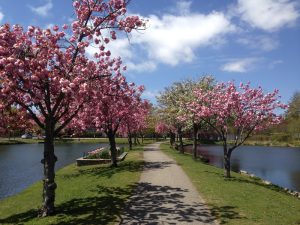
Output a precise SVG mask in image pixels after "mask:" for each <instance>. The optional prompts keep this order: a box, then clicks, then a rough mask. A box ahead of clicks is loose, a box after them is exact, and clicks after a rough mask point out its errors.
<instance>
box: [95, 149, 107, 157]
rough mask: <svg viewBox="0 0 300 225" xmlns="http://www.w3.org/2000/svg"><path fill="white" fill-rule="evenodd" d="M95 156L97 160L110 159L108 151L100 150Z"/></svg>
mask: <svg viewBox="0 0 300 225" xmlns="http://www.w3.org/2000/svg"><path fill="white" fill-rule="evenodd" d="M97 155H99V158H100V159H110V151H109V149H107V148H106V149H104V150H102V151H101V152H100V153H99V154H97Z"/></svg>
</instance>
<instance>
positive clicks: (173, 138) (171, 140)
mask: <svg viewBox="0 0 300 225" xmlns="http://www.w3.org/2000/svg"><path fill="white" fill-rule="evenodd" d="M174 144H175V134H174V133H173V132H171V133H170V145H171V147H172V148H173V147H174Z"/></svg>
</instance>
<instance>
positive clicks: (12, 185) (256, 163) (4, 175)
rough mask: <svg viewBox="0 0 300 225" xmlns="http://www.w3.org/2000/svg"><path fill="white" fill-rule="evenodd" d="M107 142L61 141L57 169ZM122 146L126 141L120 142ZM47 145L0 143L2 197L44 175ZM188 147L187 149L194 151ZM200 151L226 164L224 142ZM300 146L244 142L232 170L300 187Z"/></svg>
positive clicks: (212, 160) (214, 161) (218, 163)
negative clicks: (246, 143) (249, 144)
mask: <svg viewBox="0 0 300 225" xmlns="http://www.w3.org/2000/svg"><path fill="white" fill-rule="evenodd" d="M102 146H107V143H102V144H99V143H90V144H89V143H71V144H70V143H66V144H57V145H56V147H55V154H56V155H57V157H58V161H57V163H56V169H60V168H62V167H64V166H66V165H69V164H71V163H74V162H75V160H76V159H77V158H79V157H81V156H83V153H84V152H87V151H90V150H93V149H96V148H99V147H102ZM119 146H122V145H119ZM42 150H43V145H41V144H31V145H25V144H24V145H22V144H20V145H0V183H1V185H0V199H3V198H5V197H8V196H11V195H14V194H16V193H18V192H20V191H22V190H23V189H25V188H26V187H28V186H29V185H31V184H33V183H34V182H36V181H38V180H41V179H42V178H43V168H42V164H41V163H40V161H41V159H42V156H43V151H42ZM190 150H191V146H190V147H186V151H190ZM198 154H200V155H203V156H204V157H206V158H208V159H209V163H210V164H211V165H214V166H217V167H220V168H222V167H223V151H222V146H216V145H200V146H198ZM299 162H300V148H291V147H267V146H242V147H240V148H239V149H237V150H235V151H234V152H233V154H232V170H233V171H240V170H245V171H247V172H249V173H252V174H255V175H256V176H258V177H260V178H262V179H264V180H268V181H270V182H272V183H274V184H276V185H279V186H281V187H286V188H289V189H292V190H295V191H300V163H299Z"/></svg>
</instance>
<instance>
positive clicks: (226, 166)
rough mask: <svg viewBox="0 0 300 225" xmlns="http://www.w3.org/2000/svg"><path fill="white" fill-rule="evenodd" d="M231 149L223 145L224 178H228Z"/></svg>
mask: <svg viewBox="0 0 300 225" xmlns="http://www.w3.org/2000/svg"><path fill="white" fill-rule="evenodd" d="M231 153H232V151H231V150H230V149H227V146H224V176H225V177H226V178H230V177H231V175H230V170H231V163H230V158H231Z"/></svg>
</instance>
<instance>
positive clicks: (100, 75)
mask: <svg viewBox="0 0 300 225" xmlns="http://www.w3.org/2000/svg"><path fill="white" fill-rule="evenodd" d="M127 4H128V1H125V0H107V1H102V0H75V1H73V7H74V15H75V19H74V20H73V21H72V22H71V23H70V24H65V25H63V26H61V27H60V26H58V25H55V26H53V27H52V28H51V29H50V28H49V29H42V28H40V27H37V26H29V27H28V28H27V29H24V28H23V27H22V26H20V25H13V26H12V25H9V24H4V25H1V26H0V98H1V101H0V102H1V103H2V104H1V105H0V108H1V110H2V109H4V108H9V107H14V108H15V109H17V110H20V112H24V113H25V114H26V115H28V116H29V118H30V119H32V120H33V121H34V122H35V123H36V124H37V125H38V126H39V127H40V129H42V130H43V131H44V133H45V144H44V157H43V159H42V160H41V162H42V163H43V165H44V179H43V205H42V208H41V211H40V216H48V215H51V214H53V213H54V212H55V208H54V202H55V189H56V187H57V185H56V183H55V170H54V167H55V162H56V161H57V157H56V156H55V151H54V138H55V136H57V135H58V134H59V133H60V132H61V131H63V130H64V129H65V128H66V127H67V126H71V125H75V122H74V121H76V126H77V128H78V126H79V127H80V129H82V128H83V127H84V126H86V124H85V122H86V121H88V123H89V122H92V123H93V124H94V125H95V126H96V127H97V128H99V129H100V128H101V129H103V130H104V132H105V133H106V134H107V135H108V137H109V140H110V143H111V151H112V156H113V165H116V160H115V146H114V145H115V141H114V137H115V133H116V132H117V130H118V127H122V131H123V132H125V125H122V126H121V121H127V124H129V125H130V126H127V128H126V129H128V128H129V127H130V131H129V130H128V132H133V131H136V130H138V129H141V127H139V126H140V125H136V124H135V125H134V124H133V123H132V124H131V122H130V121H131V120H132V118H129V117H128V118H126V114H128V113H132V114H136V115H137V117H139V118H140V120H141V121H142V120H143V118H142V117H143V116H145V114H146V113H147V107H148V105H149V104H148V103H147V102H145V101H143V100H142V99H141V97H140V95H141V93H142V91H143V88H142V87H136V86H135V85H134V84H128V83H127V82H126V80H125V78H124V76H123V75H122V71H123V70H125V69H126V68H125V67H123V66H122V62H121V59H120V58H112V57H111V52H110V51H109V49H107V47H106V44H107V43H108V42H110V41H114V40H115V39H116V38H117V35H118V34H119V33H121V32H124V33H126V34H128V33H130V32H131V31H132V30H135V29H144V27H145V24H144V22H143V21H142V20H141V19H140V18H139V17H137V16H127V15H126V11H127V9H126V7H127ZM89 46H93V47H95V46H98V47H96V48H98V51H97V53H95V55H94V57H88V56H87V55H86V54H85V51H86V49H87V47H89ZM139 107H142V108H143V110H141V111H139ZM2 111H3V110H2ZM139 113H140V114H139ZM138 114H139V115H138ZM7 115H8V114H7V113H6V114H3V116H7ZM11 115H12V114H11ZM19 119H20V118H19ZM2 121H3V119H2ZM22 121H23V119H22ZM4 122H5V121H4ZM131 126H132V127H131ZM141 126H142V125H141Z"/></svg>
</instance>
